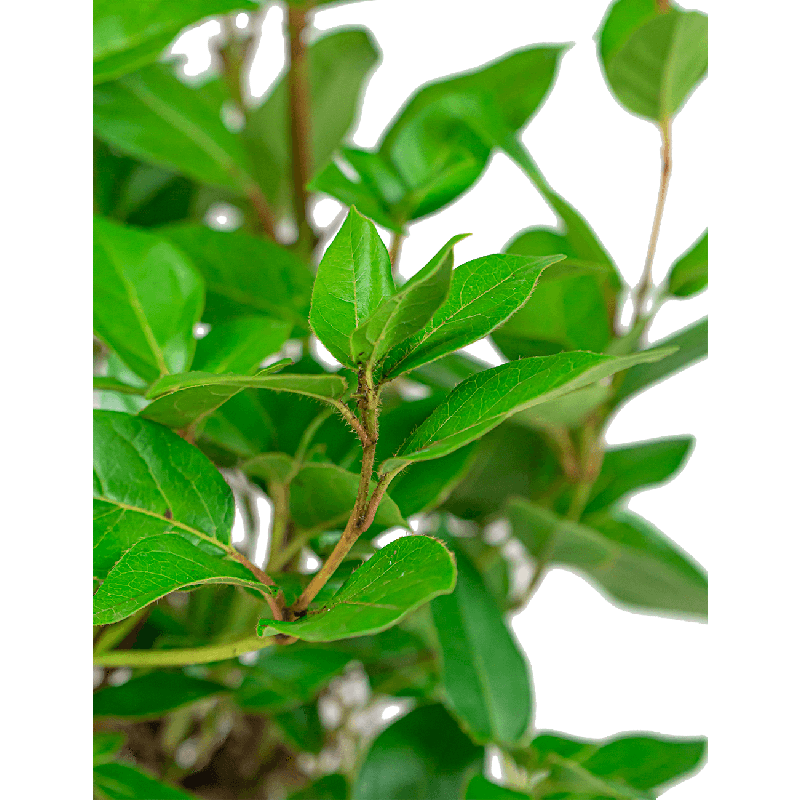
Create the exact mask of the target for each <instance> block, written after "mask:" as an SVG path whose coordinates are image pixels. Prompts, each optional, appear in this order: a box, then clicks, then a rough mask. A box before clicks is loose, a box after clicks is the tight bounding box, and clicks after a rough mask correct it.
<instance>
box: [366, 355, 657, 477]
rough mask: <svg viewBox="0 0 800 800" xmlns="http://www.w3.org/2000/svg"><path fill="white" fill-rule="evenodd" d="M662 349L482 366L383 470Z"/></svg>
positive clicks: (445, 449)
mask: <svg viewBox="0 0 800 800" xmlns="http://www.w3.org/2000/svg"><path fill="white" fill-rule="evenodd" d="M669 352H670V351H669V350H668V349H666V348H664V349H661V350H653V351H648V352H644V353H634V354H633V355H630V356H620V357H615V356H605V355H597V354H595V353H581V352H576V353H560V354H558V355H555V356H540V357H533V358H523V359H520V360H519V361H513V362H511V363H508V364H501V365H500V366H499V367H493V368H492V369H487V370H484V371H483V372H479V373H477V374H476V375H473V376H472V377H471V378H467V379H466V380H465V381H463V382H462V383H460V384H459V385H458V386H457V387H456V388H455V389H453V391H452V392H450V394H449V395H448V396H447V397H446V398H445V400H444V401H443V402H442V404H441V405H440V406H439V407H438V408H437V409H436V410H435V411H434V412H433V414H431V415H430V417H428V418H427V419H426V420H425V421H424V422H423V423H422V424H421V425H420V426H419V427H418V428H417V430H416V431H415V432H414V434H413V435H412V436H411V438H410V439H409V440H408V441H407V442H406V443H405V444H404V445H403V447H402V448H401V450H400V451H399V452H398V453H397V455H396V456H395V457H394V458H390V459H388V460H387V461H385V462H384V463H383V465H382V467H381V469H382V471H384V472H390V471H394V470H395V469H398V468H402V467H403V466H405V465H406V464H410V463H412V462H414V461H426V460H428V459H432V458H439V457H441V456H444V455H447V454H448V453H452V452H453V451H454V450H457V449H458V448H459V447H463V446H464V445H465V444H468V443H469V442H472V441H474V440H475V439H478V438H479V437H481V436H483V434H485V433H488V432H489V431H490V430H491V429H492V428H496V427H497V426H498V425H499V424H500V423H501V422H502V421H503V420H504V419H506V418H507V417H509V416H511V415H512V414H514V413H516V412H518V411H522V410H523V409H525V408H530V407H531V406H534V405H536V404H537V403H543V402H544V401H545V400H552V399H553V398H555V397H559V396H561V395H564V394H566V393H568V392H571V391H574V390H575V389H579V388H581V387H583V386H589V385H590V384H593V383H596V382H597V381H599V380H601V379H603V378H606V377H608V376H609V375H613V374H614V373H615V372H619V371H620V370H622V369H627V368H628V367H630V366H632V365H634V364H638V363H641V362H642V361H648V360H650V359H653V360H656V359H659V358H662V357H664V356H665V355H667V354H668V353H669Z"/></svg>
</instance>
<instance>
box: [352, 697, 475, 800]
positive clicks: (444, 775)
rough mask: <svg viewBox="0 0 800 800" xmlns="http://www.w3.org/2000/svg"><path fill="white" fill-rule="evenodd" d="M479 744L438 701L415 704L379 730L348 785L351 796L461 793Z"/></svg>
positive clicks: (427, 799) (403, 799)
mask: <svg viewBox="0 0 800 800" xmlns="http://www.w3.org/2000/svg"><path fill="white" fill-rule="evenodd" d="M482 760H483V748H481V747H478V746H477V745H475V744H473V743H472V742H471V741H470V739H469V738H468V737H467V736H466V735H465V734H464V733H463V732H462V731H461V730H460V729H459V727H458V725H457V724H456V722H455V720H454V719H453V718H452V717H451V716H450V715H449V714H448V713H447V711H446V710H445V709H444V708H443V707H442V706H440V705H428V706H423V707H421V708H417V709H414V711H412V712H411V713H410V714H406V715H405V716H404V717H402V718H401V719H399V720H398V721H397V722H394V723H392V724H391V725H390V726H389V727H388V728H387V729H386V730H385V731H383V732H382V733H381V734H379V735H378V737H377V739H375V741H374V742H373V743H372V746H371V747H370V749H369V751H368V752H367V755H366V757H365V758H364V761H363V762H362V764H361V768H360V770H359V772H358V775H357V777H356V780H355V783H354V785H353V790H352V798H353V800H377V798H380V800H409V798H412V797H413V798H415V800H444V798H451V797H452V798H456V797H460V796H461V792H462V790H463V786H464V784H465V782H466V780H467V776H468V775H469V773H470V772H473V771H476V770H477V769H479V768H480V764H481V762H482Z"/></svg>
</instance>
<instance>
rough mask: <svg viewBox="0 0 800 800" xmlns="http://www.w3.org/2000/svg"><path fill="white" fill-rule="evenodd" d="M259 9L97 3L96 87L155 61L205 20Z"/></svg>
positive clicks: (239, 2)
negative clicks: (97, 84) (177, 40)
mask: <svg viewBox="0 0 800 800" xmlns="http://www.w3.org/2000/svg"><path fill="white" fill-rule="evenodd" d="M257 8H258V5H257V4H256V3H253V2H251V0H190V2H187V0H139V1H138V2H136V3H117V2H114V0H97V2H95V3H94V4H93V10H94V17H93V20H94V24H93V26H92V28H93V31H94V80H95V83H98V82H100V81H107V80H112V79H113V78H118V77H120V76H121V75H124V74H125V73H126V72H131V71H132V70H134V69H137V68H138V67H141V66H143V65H145V64H148V63H150V62H151V61H155V60H156V59H157V58H158V56H159V55H160V54H161V52H162V51H163V50H164V49H165V48H166V47H167V45H169V43H170V42H171V41H172V40H173V39H174V38H175V37H176V36H177V35H178V34H179V33H180V32H181V30H182V29H183V28H185V27H187V26H188V25H191V24H193V23H195V22H200V21H201V20H202V19H204V18H205V17H211V16H214V15H217V14H227V13H228V12H230V11H253V10H255V9H257Z"/></svg>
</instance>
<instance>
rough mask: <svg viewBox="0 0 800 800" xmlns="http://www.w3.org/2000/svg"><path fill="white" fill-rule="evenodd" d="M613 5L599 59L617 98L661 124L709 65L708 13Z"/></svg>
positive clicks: (623, 3)
mask: <svg viewBox="0 0 800 800" xmlns="http://www.w3.org/2000/svg"><path fill="white" fill-rule="evenodd" d="M618 5H620V6H622V8H621V9H616V8H614V9H612V11H611V12H610V14H609V22H610V24H611V25H612V29H613V30H612V31H611V32H610V33H609V34H604V33H602V32H601V34H600V48H599V49H600V60H601V63H602V65H603V69H604V71H605V75H606V80H607V81H608V85H609V87H610V88H611V91H612V92H613V93H614V95H615V96H616V98H617V100H618V101H619V102H620V103H621V104H622V105H623V106H624V107H625V108H626V109H627V110H628V111H630V112H631V113H632V114H636V115H638V116H641V117H644V118H645V119H650V120H652V121H654V122H658V123H664V122H666V121H667V120H669V119H670V118H671V117H673V116H674V115H675V114H676V113H677V112H678V111H679V110H680V108H681V106H682V105H683V104H684V102H685V101H686V98H687V97H688V96H689V95H690V94H691V92H692V90H693V89H694V88H695V86H697V84H698V83H699V82H700V81H701V80H702V79H703V78H704V77H705V74H706V71H707V69H708V17H707V16H706V15H705V14H702V13H700V12H698V11H684V10H683V9H681V8H677V7H675V6H671V7H670V9H669V10H668V11H666V12H665V13H657V14H647V13H646V12H644V9H643V8H641V3H639V2H637V1H636V0H633V2H631V0H620V3H619V4H618Z"/></svg>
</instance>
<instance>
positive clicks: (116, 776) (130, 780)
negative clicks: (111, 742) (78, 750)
mask: <svg viewBox="0 0 800 800" xmlns="http://www.w3.org/2000/svg"><path fill="white" fill-rule="evenodd" d="M94 794H95V797H98V798H101V800H196V798H195V796H194V795H192V794H189V793H188V792H185V791H183V789H176V788H175V787H174V786H169V785H168V784H166V783H161V781H159V780H156V779H155V778H153V777H151V776H150V775H149V774H148V773H146V772H144V770H141V769H139V768H138V767H131V766H129V765H128V764H117V763H111V764H98V765H97V766H96V767H95V768H94Z"/></svg>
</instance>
